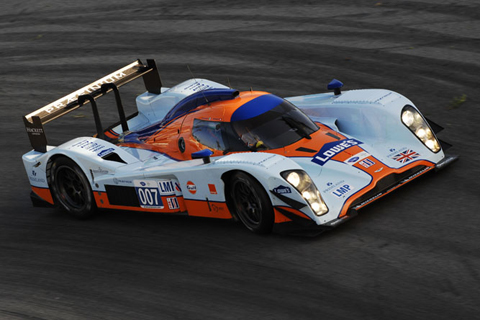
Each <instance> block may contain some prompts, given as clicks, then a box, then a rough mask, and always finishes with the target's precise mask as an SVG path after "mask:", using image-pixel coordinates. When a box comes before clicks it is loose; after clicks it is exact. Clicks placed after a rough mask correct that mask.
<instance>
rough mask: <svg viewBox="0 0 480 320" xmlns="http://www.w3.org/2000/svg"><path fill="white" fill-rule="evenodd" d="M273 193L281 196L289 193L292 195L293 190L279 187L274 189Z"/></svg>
mask: <svg viewBox="0 0 480 320" xmlns="http://www.w3.org/2000/svg"><path fill="white" fill-rule="evenodd" d="M273 192H275V193H279V194H287V193H292V189H290V188H289V187H286V186H282V185H280V186H278V187H276V188H273Z"/></svg>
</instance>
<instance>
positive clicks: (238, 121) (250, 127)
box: [192, 94, 319, 153]
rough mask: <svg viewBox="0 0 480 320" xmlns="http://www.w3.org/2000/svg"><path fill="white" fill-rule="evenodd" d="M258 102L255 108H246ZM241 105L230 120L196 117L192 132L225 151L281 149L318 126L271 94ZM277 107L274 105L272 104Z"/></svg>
mask: <svg viewBox="0 0 480 320" xmlns="http://www.w3.org/2000/svg"><path fill="white" fill-rule="evenodd" d="M251 102H252V103H253V102H254V103H255V104H256V106H255V108H254V109H252V108H251V106H250V107H249V108H244V107H245V106H246V105H248V104H249V103H251ZM251 102H249V103H247V104H245V105H243V106H241V107H240V108H239V109H237V111H235V112H234V113H233V115H232V118H231V121H230V122H222V121H209V120H201V119H195V120H194V123H193V129H192V135H193V137H194V138H195V139H196V140H197V141H198V142H200V143H201V144H203V145H205V146H207V147H209V148H212V149H216V150H221V151H223V152H224V153H227V152H234V151H257V150H270V149H278V148H283V147H285V146H288V145H290V144H292V143H295V142H297V141H298V140H300V139H302V138H309V137H310V134H312V133H314V132H315V131H317V130H318V129H319V128H318V126H317V125H316V124H315V123H314V122H313V121H312V120H311V119H310V118H309V117H308V116H306V115H305V114H304V113H303V112H302V111H300V110H299V109H298V108H297V107H295V106H294V105H293V104H292V103H290V102H288V101H286V100H284V99H281V98H279V97H276V96H274V95H271V94H267V95H263V96H260V97H258V98H256V99H254V100H252V101H251ZM272 106H273V107H272Z"/></svg>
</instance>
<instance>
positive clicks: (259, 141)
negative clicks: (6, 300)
mask: <svg viewBox="0 0 480 320" xmlns="http://www.w3.org/2000/svg"><path fill="white" fill-rule="evenodd" d="M140 77H142V78H143V80H144V83H145V88H146V90H147V91H146V92H145V93H142V94H140V95H139V96H138V97H137V98H136V106H137V109H138V112H136V113H134V114H132V115H130V116H128V117H127V116H125V112H124V109H123V104H122V100H121V97H120V92H119V90H118V88H119V87H120V86H122V85H124V84H126V83H128V82H130V81H132V80H134V79H137V78H140ZM342 86H343V84H342V83H341V82H340V81H338V80H335V79H334V80H332V82H330V83H329V84H328V86H327V89H328V90H333V92H327V93H319V94H311V95H303V96H297V97H289V98H280V97H278V96H276V95H273V94H270V93H268V92H263V91H253V90H249V91H242V92H239V91H237V90H234V89H231V88H229V87H227V86H225V85H222V84H220V83H216V82H213V81H209V80H206V79H195V78H192V79H189V80H187V81H184V82H182V83H180V84H177V85H175V86H173V87H171V88H166V87H163V85H162V81H161V79H160V75H159V73H158V69H157V66H156V63H155V61H154V60H147V63H146V64H143V63H142V62H141V61H140V60H137V61H134V62H132V63H131V64H129V65H127V66H125V67H123V68H121V69H119V70H117V71H115V72H113V73H111V74H109V75H107V76H105V77H103V78H101V79H99V80H97V81H95V82H93V83H91V84H89V85H87V86H85V87H82V88H81V89H79V90H77V91H75V92H73V93H71V94H69V95H67V96H65V97H62V98H60V99H58V100H57V101H54V102H52V103H50V104H48V105H46V106H44V107H42V108H40V109H38V110H36V111H34V112H32V113H30V114H28V115H26V116H25V117H24V119H23V120H24V124H25V127H26V131H27V134H28V136H29V139H30V142H31V145H32V147H33V150H32V151H30V152H28V153H26V154H25V155H23V163H24V165H25V169H26V172H27V175H28V178H29V181H30V184H31V188H32V192H31V198H32V201H33V204H34V205H44V204H47V205H55V206H59V207H61V208H63V209H65V210H66V211H67V212H69V213H71V214H72V215H73V216H75V217H77V218H80V219H85V218H89V217H91V216H92V215H93V214H94V213H95V211H96V210H97V209H120V210H133V211H147V212H159V213H168V214H175V215H182V214H183V215H189V216H200V217H210V218H220V219H234V220H237V221H241V222H242V223H243V224H244V225H245V227H246V228H248V229H249V230H251V231H253V232H255V233H260V234H262V233H269V232H271V231H272V230H273V231H275V232H279V233H300V234H319V233H321V232H323V231H325V230H329V229H332V228H333V227H335V226H337V225H339V224H341V223H343V222H345V221H347V220H349V219H350V218H352V217H354V216H356V215H357V211H358V210H359V209H361V208H363V207H365V206H366V205H368V204H370V203H371V202H373V201H375V200H377V199H379V198H381V197H383V196H385V195H386V194H389V193H390V192H392V191H393V190H395V189H397V188H398V187H401V186H403V185H405V184H406V183H408V182H409V181H411V180H413V179H415V178H418V177H420V176H421V175H423V174H425V173H427V172H429V171H431V170H438V169H440V168H443V167H445V166H446V165H448V164H449V163H451V162H453V161H454V160H456V159H457V157H456V156H452V155H445V153H444V150H445V149H446V148H447V147H449V145H448V144H447V143H444V142H442V141H440V140H439V139H437V137H436V133H437V132H438V131H439V130H441V129H442V128H441V127H440V126H439V125H437V124H435V123H433V122H431V121H429V120H427V119H426V118H425V117H424V116H423V115H422V114H421V113H420V111H419V110H418V109H417V107H416V106H415V105H414V104H413V103H412V102H411V101H410V100H408V99H407V98H406V97H404V96H402V95H400V94H398V93H396V92H393V91H389V90H379V89H367V90H351V91H343V92H342V90H341V88H342ZM110 92H113V93H114V95H115V99H116V105H117V108H118V113H119V118H120V121H119V122H117V123H113V124H112V125H111V126H109V127H103V125H102V121H101V119H100V116H99V112H98V106H97V103H96V100H97V99H98V98H100V97H102V96H104V95H106V94H108V93H110ZM88 103H90V104H91V107H92V112H93V115H94V119H95V124H96V131H97V132H96V134H95V135H93V136H85V137H79V138H76V139H73V140H71V141H67V142H65V143H63V144H62V145H60V146H50V145H48V144H47V139H46V135H45V131H44V127H43V124H45V123H47V122H49V121H52V120H54V119H57V118H59V117H60V116H63V115H65V114H67V113H69V112H71V111H74V110H76V109H78V108H80V107H81V108H85V105H86V104H88Z"/></svg>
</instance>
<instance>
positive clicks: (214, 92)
mask: <svg viewBox="0 0 480 320" xmlns="http://www.w3.org/2000/svg"><path fill="white" fill-rule="evenodd" d="M238 94H239V92H238V91H237V90H234V89H208V90H203V91H200V92H196V93H194V94H191V95H189V96H188V97H185V98H184V99H182V100H180V101H179V102H178V103H177V104H176V105H175V106H174V107H173V108H172V109H171V110H170V111H169V112H168V113H167V115H166V116H165V118H163V120H162V121H160V122H157V123H155V124H153V125H151V126H148V127H146V128H144V129H142V130H139V131H135V132H132V133H130V134H128V135H126V136H125V137H124V142H126V143H141V141H140V140H139V139H141V138H145V137H149V136H151V135H153V134H154V133H155V132H157V131H158V130H160V129H161V128H162V127H164V126H166V125H167V124H168V123H169V122H171V121H172V120H174V119H177V118H180V117H182V116H184V115H186V114H187V113H188V112H190V111H191V110H194V109H196V108H197V107H199V106H202V105H204V104H207V103H212V102H216V101H225V100H232V99H234V98H235V97H237V96H238Z"/></svg>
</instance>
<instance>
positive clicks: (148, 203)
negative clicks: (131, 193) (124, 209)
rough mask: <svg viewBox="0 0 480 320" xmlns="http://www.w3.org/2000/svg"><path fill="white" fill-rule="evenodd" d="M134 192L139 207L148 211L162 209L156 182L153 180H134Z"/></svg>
mask: <svg viewBox="0 0 480 320" xmlns="http://www.w3.org/2000/svg"><path fill="white" fill-rule="evenodd" d="M133 185H134V186H135V192H136V193H137V197H138V202H139V203H140V207H142V208H149V209H163V202H162V197H161V196H160V189H159V188H158V182H157V181H155V180H134V181H133Z"/></svg>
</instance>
